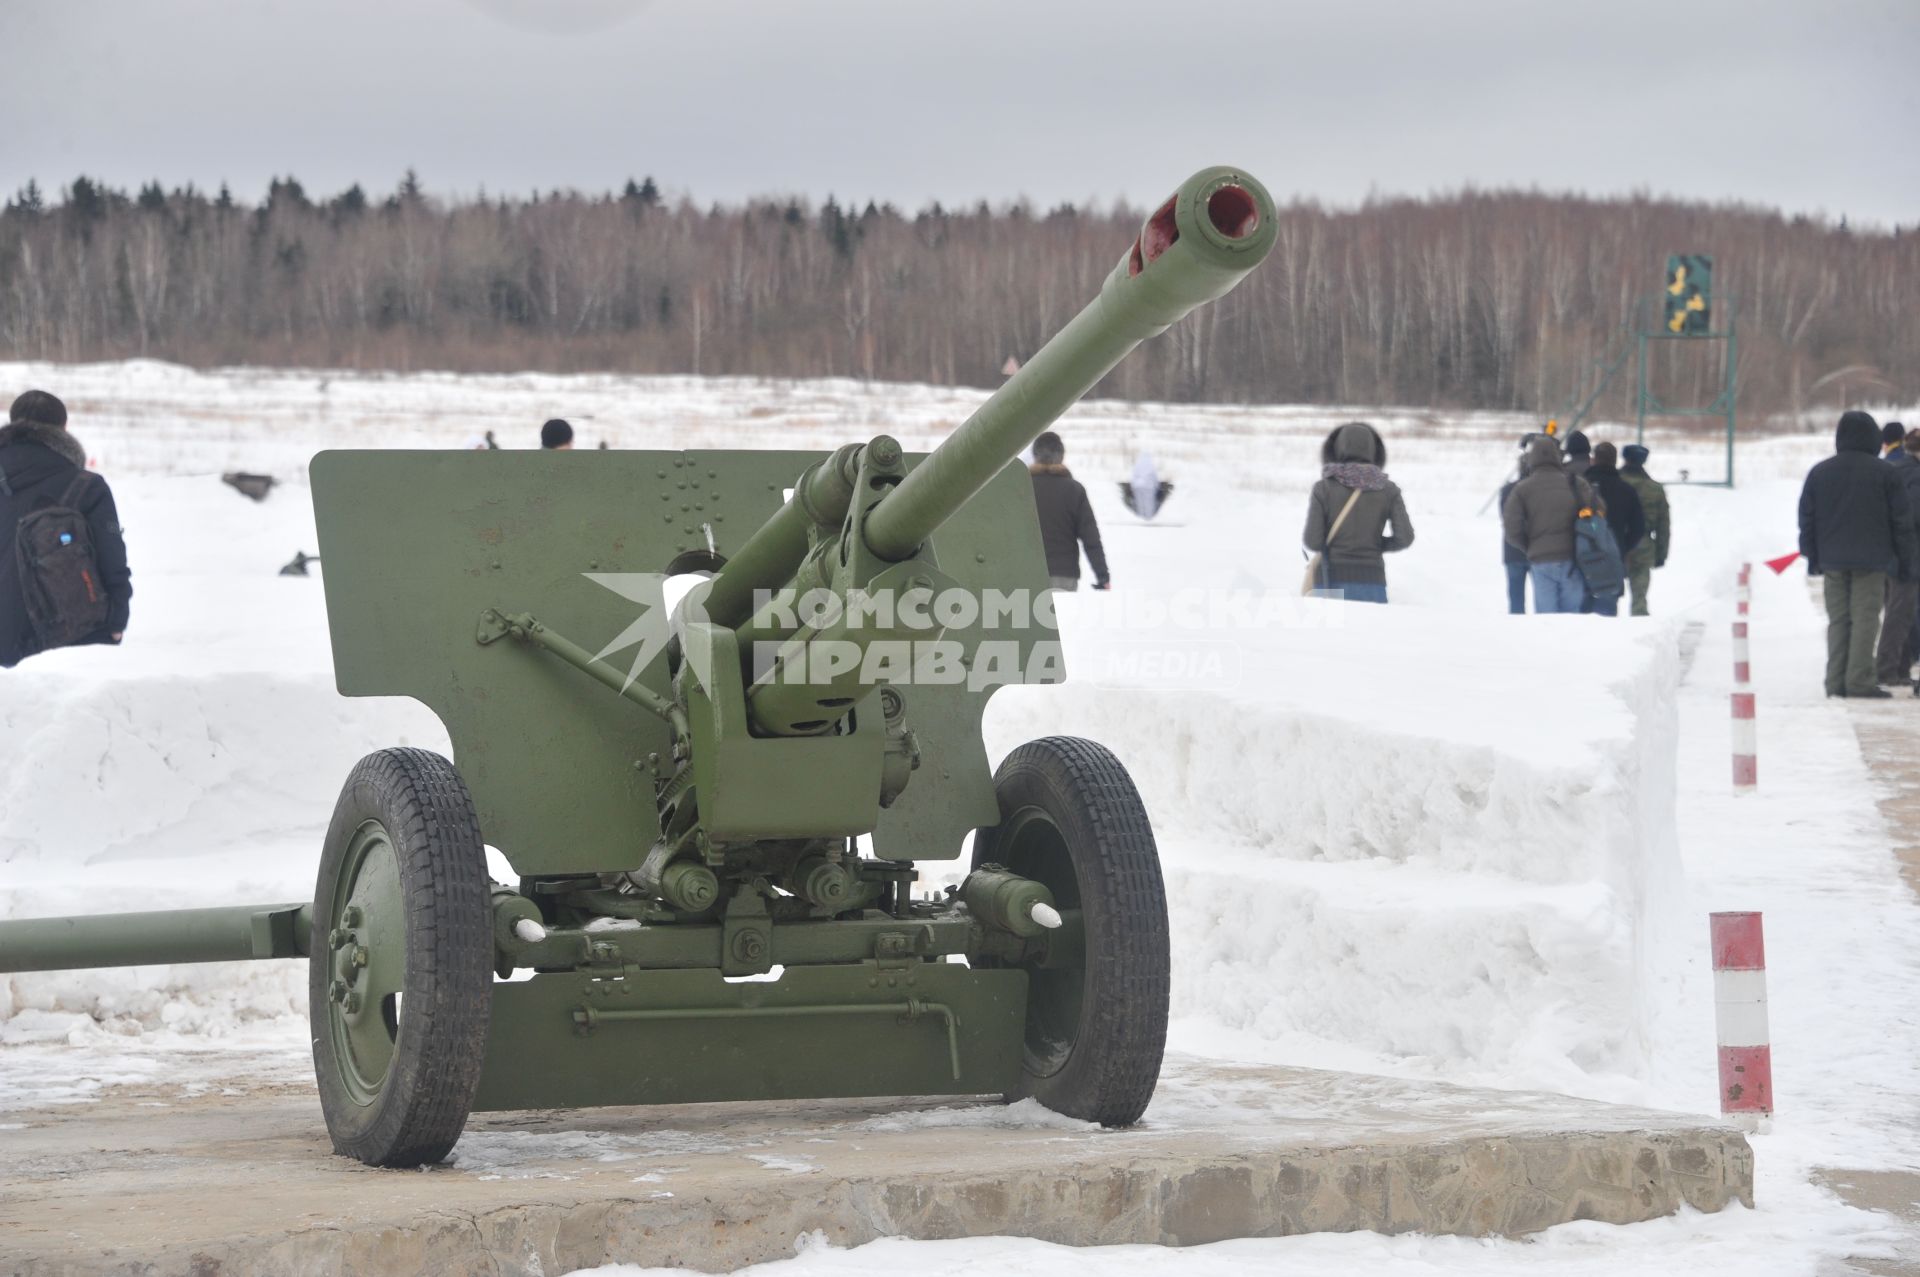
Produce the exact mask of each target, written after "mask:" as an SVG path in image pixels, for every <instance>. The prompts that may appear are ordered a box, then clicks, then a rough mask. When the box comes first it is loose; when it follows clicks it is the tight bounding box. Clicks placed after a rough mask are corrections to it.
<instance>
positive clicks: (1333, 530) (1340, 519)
mask: <svg viewBox="0 0 1920 1277" xmlns="http://www.w3.org/2000/svg"><path fill="white" fill-rule="evenodd" d="M1359 499H1360V489H1358V488H1355V489H1354V490H1353V495H1352V496H1350V497H1348V498H1347V503H1346V504H1345V505H1343V506H1341V507H1340V513H1339V514H1338V515H1336V516H1335V517H1334V520H1333V526H1332V527H1330V528H1328V529H1327V548H1328V549H1329V550H1331V549H1332V548H1333V538H1334V537H1336V536H1338V535H1339V533H1340V525H1341V524H1343V523H1345V522H1346V521H1347V516H1348V515H1349V514H1351V513H1353V503H1354V502H1356V501H1358V500H1359Z"/></svg>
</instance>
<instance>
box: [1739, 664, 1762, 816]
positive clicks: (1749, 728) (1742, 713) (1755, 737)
mask: <svg viewBox="0 0 1920 1277" xmlns="http://www.w3.org/2000/svg"><path fill="white" fill-rule="evenodd" d="M1759 747H1760V733H1759V731H1758V730H1757V728H1756V725H1755V723H1754V721H1753V692H1752V690H1751V689H1749V690H1747V691H1744V692H1743V691H1740V690H1738V689H1736V690H1735V691H1734V693H1733V792H1734V793H1736V794H1750V793H1752V792H1753V790H1754V788H1755V787H1756V786H1757V785H1759V783H1760V759H1759V756H1758V754H1759Z"/></svg>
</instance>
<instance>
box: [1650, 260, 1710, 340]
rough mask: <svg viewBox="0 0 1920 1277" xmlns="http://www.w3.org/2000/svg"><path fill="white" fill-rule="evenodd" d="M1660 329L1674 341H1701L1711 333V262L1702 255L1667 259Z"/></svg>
mask: <svg viewBox="0 0 1920 1277" xmlns="http://www.w3.org/2000/svg"><path fill="white" fill-rule="evenodd" d="M1660 326H1661V327H1662V328H1663V329H1665V330H1666V332H1667V333H1668V335H1669V336H1674V337H1704V336H1706V335H1707V334H1708V333H1709V332H1711V331H1712V330H1713V258H1711V257H1709V256H1708V255H1707V254H1705V253H1674V254H1671V255H1670V256H1668V258H1667V284H1666V289H1665V291H1664V293H1663V294H1662V296H1661V319H1660Z"/></svg>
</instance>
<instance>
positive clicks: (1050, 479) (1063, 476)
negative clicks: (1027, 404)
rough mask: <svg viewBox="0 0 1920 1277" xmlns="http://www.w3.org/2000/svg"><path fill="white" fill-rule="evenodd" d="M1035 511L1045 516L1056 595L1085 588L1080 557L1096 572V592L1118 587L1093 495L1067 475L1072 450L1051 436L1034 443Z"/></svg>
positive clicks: (1043, 532)
mask: <svg viewBox="0 0 1920 1277" xmlns="http://www.w3.org/2000/svg"><path fill="white" fill-rule="evenodd" d="M1029 469H1031V470H1032V472H1033V508H1034V511H1035V512H1036V513H1037V514H1039V516H1040V545H1041V548H1043V549H1044V550H1045V551H1046V554H1047V576H1048V577H1049V578H1050V579H1051V581H1052V584H1053V588H1054V589H1056V590H1077V589H1079V588H1080V551H1081V549H1082V548H1084V549H1085V550H1086V552H1087V562H1088V564H1089V565H1091V566H1092V568H1093V588H1094V589H1096V590H1104V589H1106V588H1108V587H1109V586H1110V585H1111V584H1112V580H1111V578H1109V577H1108V576H1107V552H1106V549H1105V547H1103V546H1102V545H1101V544H1100V524H1099V521H1098V520H1096V519H1095V518H1094V517H1093V503H1092V502H1090V501H1088V500H1087V490H1086V489H1085V488H1084V487H1082V486H1081V484H1080V481H1079V480H1078V479H1076V478H1074V477H1073V472H1072V471H1071V470H1069V469H1067V445H1066V444H1064V443H1062V442H1061V441H1060V436H1059V435H1057V434H1055V433H1054V432H1053V431H1051V430H1049V431H1047V432H1046V433H1045V434H1043V435H1041V436H1040V437H1039V438H1038V439H1035V440H1034V441H1033V465H1032V466H1031V467H1029Z"/></svg>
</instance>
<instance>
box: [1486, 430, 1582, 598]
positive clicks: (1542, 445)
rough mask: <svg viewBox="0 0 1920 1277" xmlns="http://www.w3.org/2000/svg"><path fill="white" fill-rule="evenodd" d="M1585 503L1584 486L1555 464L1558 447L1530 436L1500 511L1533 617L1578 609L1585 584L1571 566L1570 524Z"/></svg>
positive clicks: (1549, 439) (1548, 437)
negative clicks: (1518, 557) (1522, 474)
mask: <svg viewBox="0 0 1920 1277" xmlns="http://www.w3.org/2000/svg"><path fill="white" fill-rule="evenodd" d="M1591 500H1593V490H1592V489H1591V488H1590V487H1588V486H1587V483H1586V481H1585V480H1584V479H1580V478H1577V477H1575V476H1573V475H1570V474H1568V473H1567V471H1566V468H1565V467H1564V466H1562V465H1561V463H1560V445H1559V444H1557V443H1555V442H1554V441H1553V437H1552V436H1551V435H1536V436H1535V437H1534V440H1533V442H1532V443H1531V444H1529V445H1527V477H1526V478H1524V479H1522V480H1520V482H1519V483H1516V484H1515V485H1514V486H1513V491H1512V492H1510V493H1509V494H1508V495H1507V500H1506V502H1505V505H1504V508H1503V509H1502V510H1501V512H1500V526H1501V530H1502V531H1503V532H1504V533H1505V534H1506V538H1507V544H1508V545H1510V546H1513V547H1515V548H1516V549H1518V550H1519V551H1520V552H1521V553H1523V554H1525V555H1526V556H1527V564H1528V575H1529V576H1530V577H1531V578H1532V580H1533V610H1534V612H1535V613H1536V614H1539V613H1542V612H1578V611H1579V610H1580V604H1581V601H1582V600H1583V599H1584V598H1585V597H1586V583H1585V582H1584V581H1582V580H1581V577H1580V569H1579V567H1578V566H1577V565H1576V564H1575V563H1574V561H1573V521H1574V518H1575V516H1577V515H1578V514H1579V512H1580V507H1582V506H1583V505H1585V504H1587V503H1588V502H1589V501H1591Z"/></svg>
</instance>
